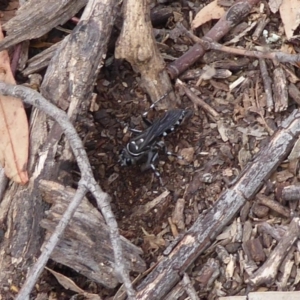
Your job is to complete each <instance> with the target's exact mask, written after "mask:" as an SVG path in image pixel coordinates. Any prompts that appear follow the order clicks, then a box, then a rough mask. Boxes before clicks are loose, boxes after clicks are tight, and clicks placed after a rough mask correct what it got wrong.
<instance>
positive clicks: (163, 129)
mask: <svg viewBox="0 0 300 300" xmlns="http://www.w3.org/2000/svg"><path fill="white" fill-rule="evenodd" d="M185 114H186V111H185V110H182V109H173V110H169V111H167V112H166V113H165V114H164V115H163V116H162V117H161V118H160V119H157V120H155V121H154V122H153V123H152V125H151V126H149V127H148V128H147V129H146V130H145V131H143V132H142V133H141V134H139V135H138V136H136V137H135V138H134V139H132V142H133V143H132V145H134V147H130V148H131V149H130V151H131V152H137V153H143V152H145V151H147V150H149V149H150V148H151V147H152V146H153V145H154V144H155V143H156V141H157V139H158V138H159V137H161V136H163V135H164V134H168V133H170V132H172V131H173V130H174V129H175V127H176V126H178V125H180V123H181V122H182V120H183V118H184V116H185Z"/></svg>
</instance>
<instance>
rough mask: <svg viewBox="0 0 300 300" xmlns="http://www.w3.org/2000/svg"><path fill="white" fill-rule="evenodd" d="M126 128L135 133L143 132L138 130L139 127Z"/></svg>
mask: <svg viewBox="0 0 300 300" xmlns="http://www.w3.org/2000/svg"><path fill="white" fill-rule="evenodd" d="M128 130H129V131H130V132H133V133H137V134H138V133H142V132H143V130H139V129H135V128H130V127H128Z"/></svg>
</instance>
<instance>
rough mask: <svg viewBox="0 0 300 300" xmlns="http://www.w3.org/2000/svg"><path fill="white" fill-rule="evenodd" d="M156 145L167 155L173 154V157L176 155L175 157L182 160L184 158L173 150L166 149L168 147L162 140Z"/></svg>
mask: <svg viewBox="0 0 300 300" xmlns="http://www.w3.org/2000/svg"><path fill="white" fill-rule="evenodd" d="M156 145H157V146H158V147H160V148H161V149H163V150H164V152H165V154H167V155H168V156H174V157H177V159H180V160H184V158H183V157H182V156H181V155H178V154H176V153H174V152H171V151H168V149H167V147H166V145H165V143H164V142H163V141H159V142H158V143H157V144H156Z"/></svg>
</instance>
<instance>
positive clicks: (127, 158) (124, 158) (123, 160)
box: [119, 148, 134, 167]
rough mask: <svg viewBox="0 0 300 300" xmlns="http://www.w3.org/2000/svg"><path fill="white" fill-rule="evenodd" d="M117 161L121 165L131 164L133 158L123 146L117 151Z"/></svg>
mask: <svg viewBox="0 0 300 300" xmlns="http://www.w3.org/2000/svg"><path fill="white" fill-rule="evenodd" d="M119 163H120V165H121V166H122V167H125V166H131V165H132V164H134V162H133V158H132V156H131V155H130V153H129V152H128V150H127V148H123V149H122V150H120V153H119Z"/></svg>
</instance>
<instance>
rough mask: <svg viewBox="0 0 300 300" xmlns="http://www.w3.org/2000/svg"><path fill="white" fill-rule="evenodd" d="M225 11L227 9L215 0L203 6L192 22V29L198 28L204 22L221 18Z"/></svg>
mask: <svg viewBox="0 0 300 300" xmlns="http://www.w3.org/2000/svg"><path fill="white" fill-rule="evenodd" d="M224 13H225V9H224V8H223V7H221V6H219V5H218V1H217V0H215V1H213V2H211V3H209V4H208V5H206V6H205V7H203V8H202V9H201V10H200V11H199V12H198V13H197V15H196V17H195V19H194V20H193V22H192V29H195V28H198V27H199V26H201V25H202V24H204V23H206V22H208V21H210V20H215V19H220V18H221V17H222V16H223V15H224Z"/></svg>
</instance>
